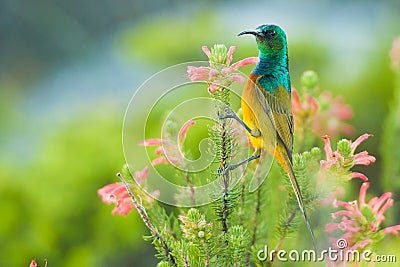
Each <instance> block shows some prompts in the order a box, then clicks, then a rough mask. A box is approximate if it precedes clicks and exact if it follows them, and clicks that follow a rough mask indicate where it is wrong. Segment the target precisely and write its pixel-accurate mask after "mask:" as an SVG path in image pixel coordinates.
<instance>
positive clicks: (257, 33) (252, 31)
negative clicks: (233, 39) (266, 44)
mask: <svg viewBox="0 0 400 267" xmlns="http://www.w3.org/2000/svg"><path fill="white" fill-rule="evenodd" d="M244 34H252V35H254V36H260V32H259V31H257V30H255V31H254V30H246V31H242V32H240V33H239V34H238V35H237V36H240V35H244Z"/></svg>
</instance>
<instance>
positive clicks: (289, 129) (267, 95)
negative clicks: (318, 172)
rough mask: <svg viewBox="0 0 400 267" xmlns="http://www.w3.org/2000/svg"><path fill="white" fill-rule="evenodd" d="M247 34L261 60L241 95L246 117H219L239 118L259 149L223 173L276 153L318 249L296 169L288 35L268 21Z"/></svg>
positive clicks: (230, 113)
mask: <svg viewBox="0 0 400 267" xmlns="http://www.w3.org/2000/svg"><path fill="white" fill-rule="evenodd" d="M244 34H251V35H254V36H255V37H256V41H257V46H258V50H259V62H258V64H257V65H256V67H255V68H254V69H253V71H252V72H251V74H250V75H249V77H248V79H247V82H246V85H245V86H244V89H243V93H242V97H241V108H242V114H243V120H241V119H240V118H239V117H238V116H237V115H236V114H235V113H233V111H230V112H228V114H223V115H220V116H219V117H220V118H221V119H225V118H233V119H236V120H237V121H238V122H239V123H240V124H241V125H242V126H243V127H244V128H245V129H246V130H247V133H248V135H249V138H250V142H251V144H252V145H253V147H254V148H255V152H254V154H253V156H251V157H250V158H248V159H246V160H244V161H242V162H240V163H238V164H232V165H229V166H228V167H227V168H226V169H225V170H224V171H223V173H225V172H226V171H228V170H232V169H235V168H236V167H238V166H240V165H242V164H244V163H246V162H249V161H251V160H254V159H258V158H260V155H261V154H262V153H263V152H266V153H269V154H272V155H273V156H274V157H275V159H276V160H277V161H278V162H279V163H280V165H281V166H282V167H283V169H284V170H285V172H286V173H287V174H288V176H289V178H290V182H291V184H292V187H293V190H294V193H295V195H296V199H297V202H298V204H299V207H300V210H301V212H302V214H303V216H304V219H305V221H306V224H307V228H308V231H309V232H310V235H311V239H312V242H313V246H314V248H316V242H315V237H314V234H313V231H312V229H311V225H310V222H309V220H308V217H307V212H306V208H305V205H304V201H303V197H302V194H301V191H300V188H299V184H298V182H297V179H296V176H295V174H294V172H293V168H292V151H293V136H294V124H293V113H292V104H291V87H290V76H289V68H288V66H289V65H288V49H287V42H286V34H285V32H284V31H283V30H282V29H281V28H280V27H279V26H276V25H268V24H267V25H261V26H259V27H257V28H256V29H255V30H247V31H243V32H241V33H239V34H238V36H240V35H244ZM260 164H262V162H260Z"/></svg>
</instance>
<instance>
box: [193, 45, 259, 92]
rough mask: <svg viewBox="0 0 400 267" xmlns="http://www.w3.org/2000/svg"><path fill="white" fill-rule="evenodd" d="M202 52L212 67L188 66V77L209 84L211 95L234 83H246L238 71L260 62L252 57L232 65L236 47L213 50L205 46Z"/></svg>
mask: <svg viewBox="0 0 400 267" xmlns="http://www.w3.org/2000/svg"><path fill="white" fill-rule="evenodd" d="M202 50H203V52H204V53H205V54H206V55H207V57H208V59H209V60H208V61H209V64H210V66H209V67H194V66H188V67H187V76H188V78H189V79H190V80H191V81H192V82H197V81H205V82H207V84H208V92H209V93H210V94H214V93H215V92H216V91H218V90H224V89H225V88H226V87H228V86H229V85H230V84H232V82H244V81H245V80H246V79H245V78H244V77H243V76H242V75H241V74H239V73H238V72H237V69H239V68H240V67H243V66H246V65H249V64H257V63H258V60H259V59H258V57H250V58H245V59H242V60H240V61H238V62H236V63H234V64H232V65H230V64H231V63H232V59H233V53H234V52H235V50H236V47H235V46H231V47H230V48H229V49H227V48H226V46H225V45H220V44H216V45H214V46H213V47H212V48H211V50H210V49H208V47H207V46H203V47H202Z"/></svg>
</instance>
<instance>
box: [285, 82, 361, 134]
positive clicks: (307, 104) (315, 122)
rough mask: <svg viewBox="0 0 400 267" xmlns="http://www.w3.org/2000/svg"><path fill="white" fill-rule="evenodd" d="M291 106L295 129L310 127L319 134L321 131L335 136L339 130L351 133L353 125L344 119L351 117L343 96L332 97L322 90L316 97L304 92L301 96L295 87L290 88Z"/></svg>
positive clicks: (350, 110)
mask: <svg viewBox="0 0 400 267" xmlns="http://www.w3.org/2000/svg"><path fill="white" fill-rule="evenodd" d="M292 108H293V115H294V121H295V126H296V128H297V130H300V131H304V130H305V129H307V128H308V127H311V129H312V131H313V132H314V133H315V134H316V135H318V136H320V135H322V134H323V133H325V134H328V135H330V136H337V135H338V134H339V133H340V132H343V133H344V134H346V135H351V134H352V133H353V132H354V128H353V126H351V125H350V124H347V123H346V121H348V120H350V119H351V118H352V117H353V111H352V109H351V107H350V106H349V105H346V104H344V101H343V98H341V97H335V98H333V97H332V95H331V94H330V93H329V92H323V93H322V94H321V95H319V96H318V97H313V96H312V95H311V94H306V95H305V96H304V97H303V98H301V97H300V95H299V93H298V92H297V90H296V89H295V88H292Z"/></svg>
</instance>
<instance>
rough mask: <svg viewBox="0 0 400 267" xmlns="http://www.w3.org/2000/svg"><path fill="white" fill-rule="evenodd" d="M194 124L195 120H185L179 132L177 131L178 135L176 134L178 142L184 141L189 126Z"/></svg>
mask: <svg viewBox="0 0 400 267" xmlns="http://www.w3.org/2000/svg"><path fill="white" fill-rule="evenodd" d="M195 124H196V122H195V121H193V120H189V121H188V122H186V123H185V124H184V125H183V126H182V128H181V130H180V132H179V136H178V140H179V143H183V141H185V138H186V134H187V131H188V130H189V128H190V126H193V125H195Z"/></svg>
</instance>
